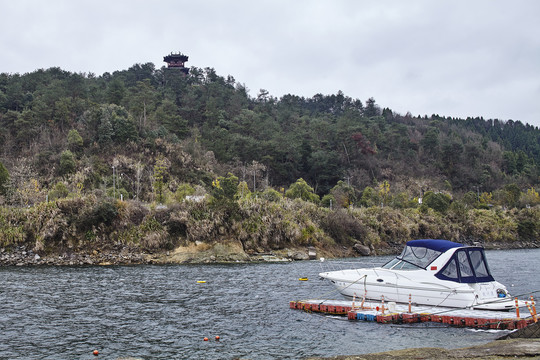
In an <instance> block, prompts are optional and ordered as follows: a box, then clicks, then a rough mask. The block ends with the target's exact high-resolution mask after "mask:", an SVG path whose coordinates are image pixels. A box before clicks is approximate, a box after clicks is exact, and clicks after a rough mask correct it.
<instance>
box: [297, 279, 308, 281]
mask: <svg viewBox="0 0 540 360" xmlns="http://www.w3.org/2000/svg"><path fill="white" fill-rule="evenodd" d="M298 280H299V281H308V278H300V279H298Z"/></svg>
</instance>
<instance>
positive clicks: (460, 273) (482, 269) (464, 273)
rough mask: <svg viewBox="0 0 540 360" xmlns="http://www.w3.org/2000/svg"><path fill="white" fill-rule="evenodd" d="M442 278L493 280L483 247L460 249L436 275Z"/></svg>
mask: <svg viewBox="0 0 540 360" xmlns="http://www.w3.org/2000/svg"><path fill="white" fill-rule="evenodd" d="M435 276H436V277H438V278H439V279H441V280H450V281H455V282H460V283H476V282H487V281H493V280H494V279H493V276H491V273H490V272H489V267H488V264H487V261H486V258H485V255H484V250H483V249H481V248H463V249H458V250H456V252H455V253H454V255H452V257H451V258H450V260H448V262H447V263H446V265H445V266H444V267H443V268H442V269H441V271H439V272H438V273H437V274H436V275H435Z"/></svg>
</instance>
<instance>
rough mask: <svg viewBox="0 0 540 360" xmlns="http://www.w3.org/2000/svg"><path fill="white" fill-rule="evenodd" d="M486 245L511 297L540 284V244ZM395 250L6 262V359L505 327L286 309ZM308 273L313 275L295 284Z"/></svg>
mask: <svg viewBox="0 0 540 360" xmlns="http://www.w3.org/2000/svg"><path fill="white" fill-rule="evenodd" d="M486 254H487V257H488V261H489V263H490V267H491V271H492V273H493V275H494V277H495V279H496V280H498V281H500V282H502V283H504V284H505V285H507V287H508V288H509V290H510V291H511V292H512V294H513V295H520V294H526V293H527V292H528V291H531V290H540V280H539V279H538V276H537V269H536V262H537V259H538V257H539V255H540V250H512V251H487V252H486ZM388 259H389V258H388V257H369V258H360V259H347V260H339V261H338V260H336V261H327V262H325V263H320V262H317V261H310V262H294V263H285V264H281V263H280V264H235V265H174V266H151V265H141V266H122V267H120V266H118V267H117V266H113V267H29V268H21V267H6V268H0V282H1V284H2V287H1V288H0V358H6V359H27V358H33V359H35V358H40V359H89V358H92V357H93V356H91V354H92V351H93V350H94V349H98V350H99V351H100V354H101V355H100V357H99V358H106V359H114V358H118V357H128V356H132V357H138V358H143V359H156V358H162V359H233V358H237V357H242V358H250V359H282V358H303V357H308V356H333V355H346V354H360V353H368V352H378V351H385V350H392V349H400V348H407V347H425V346H429V347H433V346H441V347H447V348H456V347H462V346H468V345H474V344H478V343H484V342H486V341H489V340H492V339H495V338H496V337H498V336H499V335H500V334H501V333H500V332H487V331H473V330H468V329H459V328H448V327H445V326H433V325H432V324H429V325H426V324H415V325H407V326H405V325H380V324H376V323H364V322H350V321H346V320H344V319H343V318H340V317H327V316H320V315H315V314H308V313H304V312H301V311H295V310H290V309H289V301H290V300H300V299H308V298H311V299H313V298H340V297H339V294H337V293H336V292H335V291H334V288H333V286H331V284H330V283H327V282H325V281H322V280H320V279H319V278H318V276H317V274H318V273H319V272H321V271H326V270H329V269H331V268H336V267H371V266H377V265H382V264H383V263H385V262H386V261H387V260H388ZM301 277H308V278H309V281H298V279H299V278H301ZM201 280H205V281H206V283H198V282H197V281H201ZM216 335H219V336H220V338H221V340H220V341H219V342H216V341H214V338H215V336H216ZM204 337H208V338H209V339H210V341H207V342H205V341H203V338H204Z"/></svg>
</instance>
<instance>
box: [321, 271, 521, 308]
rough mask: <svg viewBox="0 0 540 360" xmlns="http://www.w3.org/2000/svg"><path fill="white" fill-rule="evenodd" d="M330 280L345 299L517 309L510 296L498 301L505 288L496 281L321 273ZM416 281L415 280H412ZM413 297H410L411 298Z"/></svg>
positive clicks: (391, 273)
mask: <svg viewBox="0 0 540 360" xmlns="http://www.w3.org/2000/svg"><path fill="white" fill-rule="evenodd" d="M319 275H320V276H321V277H323V278H326V279H328V280H330V281H331V282H332V283H333V284H334V286H336V288H337V290H338V291H339V292H340V293H341V294H342V295H343V296H345V297H346V298H356V299H362V298H363V297H365V298H366V299H369V300H375V301H381V300H382V299H383V298H384V301H385V302H390V301H393V302H396V303H408V302H409V300H410V301H411V302H412V303H413V304H419V305H429V306H441V307H453V308H479V309H480V308H481V309H486V310H510V309H513V308H514V307H515V304H514V302H513V300H512V299H511V298H509V297H505V298H499V297H498V294H497V290H498V289H504V286H503V285H502V284H500V283H498V282H497V281H490V282H486V283H473V284H466V283H465V284H464V283H455V282H452V281H445V280H439V279H437V278H435V277H433V276H432V275H431V274H429V272H428V271H426V270H423V269H419V270H413V271H410V270H409V271H399V270H387V269H383V268H374V269H351V270H341V271H332V272H325V273H321V274H319ZM412 279H414V280H412ZM409 297H410V298H409Z"/></svg>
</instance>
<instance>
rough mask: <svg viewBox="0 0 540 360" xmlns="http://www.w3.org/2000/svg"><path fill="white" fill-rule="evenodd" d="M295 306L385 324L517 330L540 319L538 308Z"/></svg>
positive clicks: (341, 302)
mask: <svg viewBox="0 0 540 360" xmlns="http://www.w3.org/2000/svg"><path fill="white" fill-rule="evenodd" d="M289 305H290V308H291V309H297V310H304V311H307V312H315V313H322V314H328V315H341V316H347V318H348V319H349V320H356V321H376V322H378V323H382V324H412V323H419V322H435V323H442V324H447V325H450V326H458V327H469V328H478V329H498V330H515V329H522V328H524V327H526V326H527V325H529V324H531V323H533V322H536V320H537V319H536V309H534V310H532V311H530V313H529V312H528V311H527V310H525V309H523V310H525V311H523V310H522V316H520V315H519V312H514V311H491V310H473V309H455V308H444V307H429V306H419V305H409V304H395V303H381V302H379V303H374V302H369V303H368V302H366V303H363V304H359V303H356V304H355V303H354V302H351V301H344V300H300V301H291V302H290V304H289Z"/></svg>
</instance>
